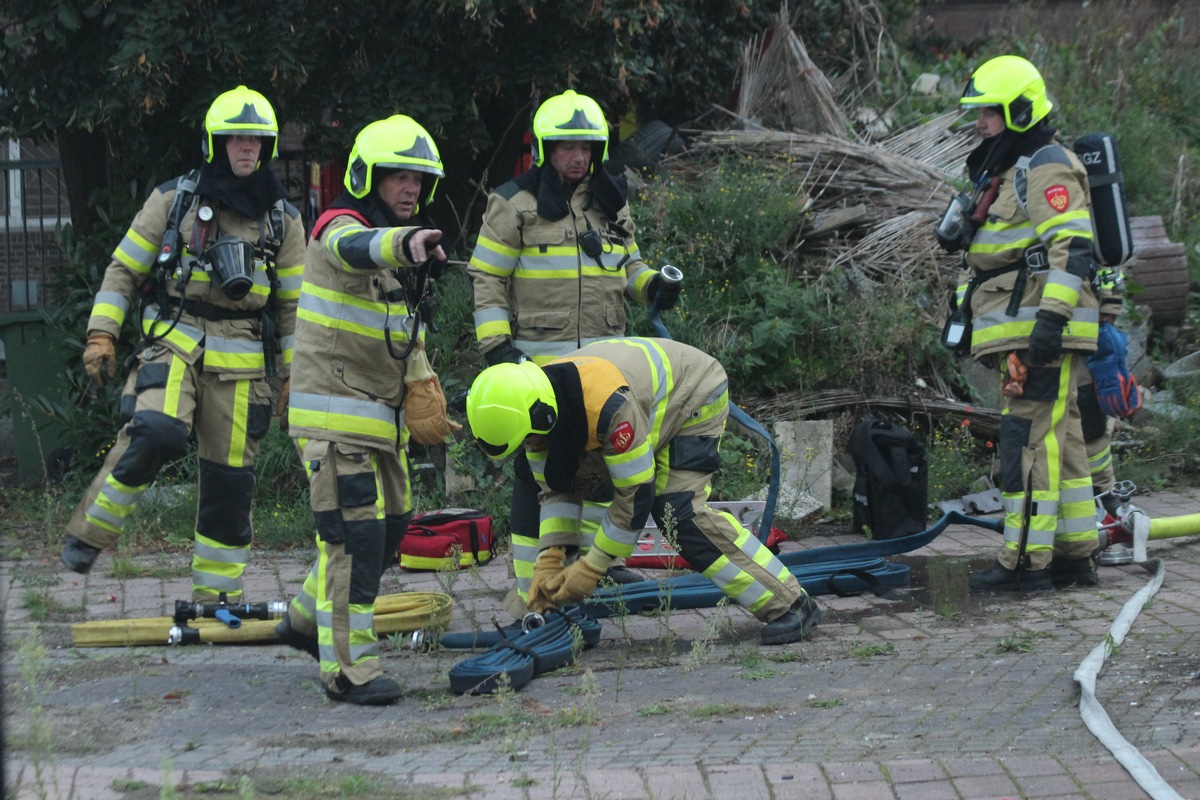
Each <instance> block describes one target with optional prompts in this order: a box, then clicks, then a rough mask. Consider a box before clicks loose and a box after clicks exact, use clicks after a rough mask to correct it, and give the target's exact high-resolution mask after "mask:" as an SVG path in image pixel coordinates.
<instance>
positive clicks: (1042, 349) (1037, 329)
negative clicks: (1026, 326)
mask: <svg viewBox="0 0 1200 800" xmlns="http://www.w3.org/2000/svg"><path fill="white" fill-rule="evenodd" d="M1066 325H1067V318H1066V317H1064V316H1063V315H1062V314H1055V313H1054V312H1053V311H1045V310H1043V311H1039V312H1037V322H1035V323H1034V324H1033V333H1031V334H1029V363H1030V364H1032V365H1033V366H1035V367H1042V366H1045V365H1046V364H1049V363H1050V362H1051V361H1054V360H1056V359H1058V358H1059V357H1061V356H1062V354H1063V346H1062V335H1063V328H1064V327H1066Z"/></svg>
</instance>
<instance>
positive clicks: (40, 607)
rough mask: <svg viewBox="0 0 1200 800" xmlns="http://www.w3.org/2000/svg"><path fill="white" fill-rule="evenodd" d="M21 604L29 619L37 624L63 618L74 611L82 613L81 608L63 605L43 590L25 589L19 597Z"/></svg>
mask: <svg viewBox="0 0 1200 800" xmlns="http://www.w3.org/2000/svg"><path fill="white" fill-rule="evenodd" d="M21 603H22V605H23V606H24V607H25V610H26V611H28V612H29V616H30V618H32V619H33V620H35V621H37V622H45V621H46V620H48V619H54V618H59V617H63V616H65V615H67V614H72V613H74V612H76V611H82V610H83V607H82V606H71V605H66V604H64V603H63V602H62V601H61V600H59V599H58V598H57V597H55V596H54V595H53V594H51V593H50V592H48V591H46V590H44V589H26V590H25V592H24V593H23V594H22V596H21Z"/></svg>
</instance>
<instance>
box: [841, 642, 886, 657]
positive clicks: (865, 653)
mask: <svg viewBox="0 0 1200 800" xmlns="http://www.w3.org/2000/svg"><path fill="white" fill-rule="evenodd" d="M895 652H896V645H894V644H892V643H891V642H876V643H873V644H858V643H856V644H855V645H854V646H853V647H852V648H851V649H850V655H851V656H853V657H854V658H873V657H875V656H890V655H892V654H893V653H895Z"/></svg>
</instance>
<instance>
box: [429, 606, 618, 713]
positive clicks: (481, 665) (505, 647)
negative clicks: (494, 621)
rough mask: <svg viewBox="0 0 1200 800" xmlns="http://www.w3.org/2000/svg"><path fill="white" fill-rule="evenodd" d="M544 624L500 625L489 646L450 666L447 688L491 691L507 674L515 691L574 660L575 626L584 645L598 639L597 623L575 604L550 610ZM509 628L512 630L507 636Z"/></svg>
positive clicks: (467, 690)
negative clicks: (523, 628)
mask: <svg viewBox="0 0 1200 800" xmlns="http://www.w3.org/2000/svg"><path fill="white" fill-rule="evenodd" d="M544 619H545V624H544V625H541V626H540V627H536V628H532V629H530V630H528V631H513V629H511V628H509V629H502V631H501V632H500V633H499V634H498V636H499V637H503V638H498V640H497V641H496V643H495V644H493V645H492V647H491V649H490V650H488V651H487V652H486V653H483V654H481V655H478V656H474V657H472V658H468V659H464V660H463V661H460V662H459V663H457V664H455V665H454V666H453V667H451V668H450V690H451V691H453V692H454V693H455V694H493V693H494V692H496V691H497V690H498V689H499V688H500V686H501V685H502V684H503V682H504V678H503V676H505V675H507V676H508V686H509V688H511V689H513V690H514V691H515V690H517V689H520V688H522V687H524V686H525V685H526V684H528V683H529V682H530V681H531V680H533V679H534V678H535V677H537V676H538V675H541V674H542V673H544V672H553V671H554V670H556V669H559V668H560V667H564V666H566V665H567V664H570V663H571V662H572V661H574V660H575V647H576V644H575V630H576V629H578V630H579V631H580V634H581V636H582V640H583V647H584V649H585V650H586V649H588V648H591V647H595V646H596V643H597V642H599V641H600V623H599V622H596V621H595V620H591V619H588V618H587V617H584V616H583V615H582V614H581V613H580V612H579V609H578V607H575V606H572V607H570V608H567V609H564V610H562V611H551V612H549V613H548V614H546V616H545V617H544ZM509 631H513V635H511V636H510V634H509Z"/></svg>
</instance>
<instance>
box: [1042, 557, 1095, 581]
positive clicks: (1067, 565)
mask: <svg viewBox="0 0 1200 800" xmlns="http://www.w3.org/2000/svg"><path fill="white" fill-rule="evenodd" d="M1050 579H1051V580H1052V581H1053V582H1054V585H1055V586H1058V587H1060V588H1067V587H1069V586H1099V585H1100V571H1099V570H1098V569H1096V557H1095V556H1094V555H1091V556H1085V557H1084V558H1055V559H1054V560H1053V561H1051V562H1050Z"/></svg>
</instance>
